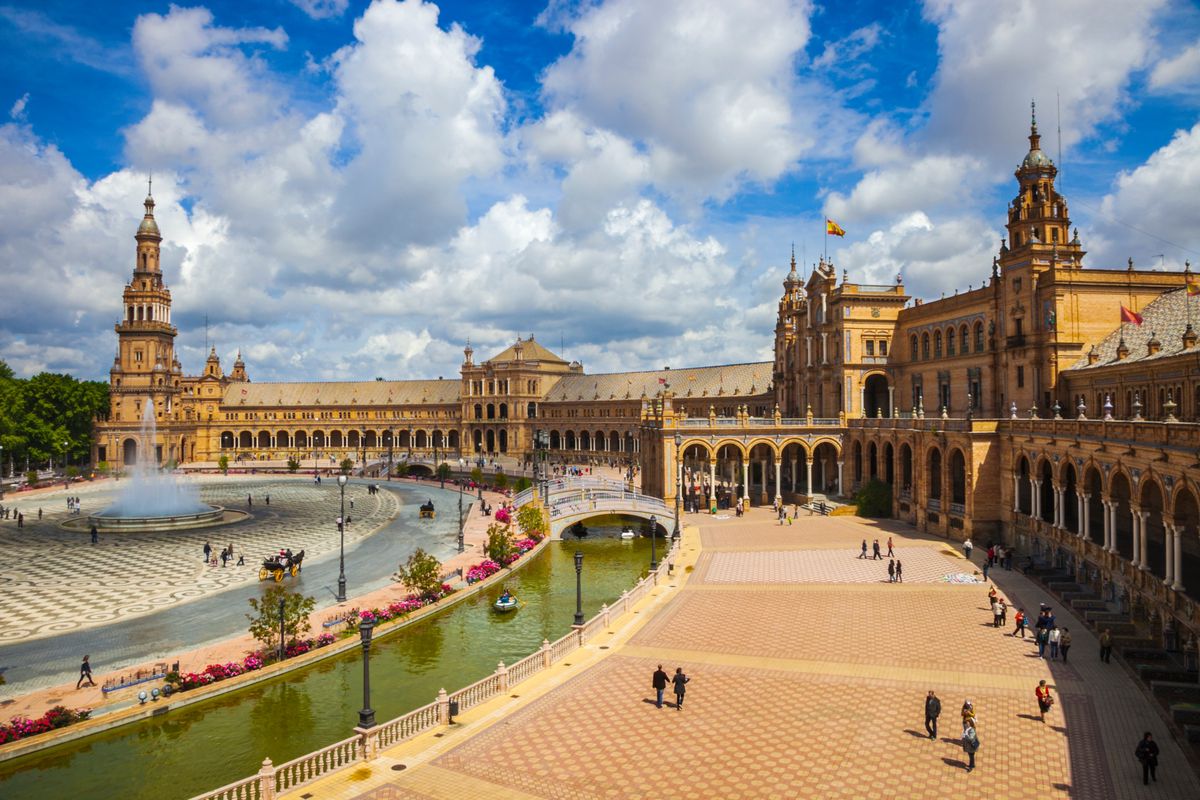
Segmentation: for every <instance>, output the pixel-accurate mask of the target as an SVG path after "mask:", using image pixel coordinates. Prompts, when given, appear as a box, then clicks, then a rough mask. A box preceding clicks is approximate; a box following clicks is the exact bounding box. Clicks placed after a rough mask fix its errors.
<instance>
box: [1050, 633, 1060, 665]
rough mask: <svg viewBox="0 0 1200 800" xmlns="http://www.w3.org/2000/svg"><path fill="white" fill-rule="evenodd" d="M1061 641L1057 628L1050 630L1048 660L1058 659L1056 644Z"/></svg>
mask: <svg viewBox="0 0 1200 800" xmlns="http://www.w3.org/2000/svg"><path fill="white" fill-rule="evenodd" d="M1061 640H1062V631H1060V630H1059V629H1058V628H1051V629H1050V658H1052V659H1053V658H1058V643H1059V642H1060V641H1061Z"/></svg>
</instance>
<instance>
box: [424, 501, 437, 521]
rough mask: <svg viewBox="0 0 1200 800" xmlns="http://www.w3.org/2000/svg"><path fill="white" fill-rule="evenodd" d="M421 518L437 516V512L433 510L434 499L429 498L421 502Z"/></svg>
mask: <svg viewBox="0 0 1200 800" xmlns="http://www.w3.org/2000/svg"><path fill="white" fill-rule="evenodd" d="M420 513H421V519H433V518H435V517H436V516H437V512H436V511H434V510H433V501H432V500H427V501H426V502H424V503H422V504H421V511H420Z"/></svg>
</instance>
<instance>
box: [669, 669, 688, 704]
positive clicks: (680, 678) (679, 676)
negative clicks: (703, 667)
mask: <svg viewBox="0 0 1200 800" xmlns="http://www.w3.org/2000/svg"><path fill="white" fill-rule="evenodd" d="M690 680H691V678H689V677H688V676H687V675H684V674H683V667H676V668H675V677H673V678H671V683H672V684H674V686H675V710H676V711H682V710H683V695H684V692H686V691H687V689H686V688H685V687H686V686H687V684H688V681H690Z"/></svg>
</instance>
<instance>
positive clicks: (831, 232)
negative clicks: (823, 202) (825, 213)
mask: <svg viewBox="0 0 1200 800" xmlns="http://www.w3.org/2000/svg"><path fill="white" fill-rule="evenodd" d="M825 234H826V235H827V236H845V235H846V232H845V231H844V230H842V226H841V225H838V224H837V223H836V222H834V221H833V220H831V219H829V218H828V217H826V218H825Z"/></svg>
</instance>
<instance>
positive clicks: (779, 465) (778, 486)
mask: <svg viewBox="0 0 1200 800" xmlns="http://www.w3.org/2000/svg"><path fill="white" fill-rule="evenodd" d="M782 470H783V460H782V459H779V458H777V459H775V499H776V500H779V501H781V502H782V500H783V491H782V489H783V475H782V474H781V473H782Z"/></svg>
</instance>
